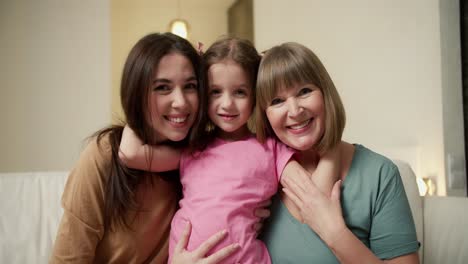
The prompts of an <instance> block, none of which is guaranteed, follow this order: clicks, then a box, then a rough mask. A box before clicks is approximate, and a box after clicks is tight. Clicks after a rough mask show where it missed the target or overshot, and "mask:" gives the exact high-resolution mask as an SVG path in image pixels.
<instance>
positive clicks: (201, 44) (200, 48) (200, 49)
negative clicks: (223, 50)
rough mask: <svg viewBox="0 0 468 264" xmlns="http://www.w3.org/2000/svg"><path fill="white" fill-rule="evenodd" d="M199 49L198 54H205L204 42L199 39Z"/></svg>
mask: <svg viewBox="0 0 468 264" xmlns="http://www.w3.org/2000/svg"><path fill="white" fill-rule="evenodd" d="M197 50H198V54H200V56H201V55H203V53H204V51H203V43H201V42H200V41H198V44H197Z"/></svg>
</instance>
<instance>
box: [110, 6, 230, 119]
mask: <svg viewBox="0 0 468 264" xmlns="http://www.w3.org/2000/svg"><path fill="white" fill-rule="evenodd" d="M232 3H233V0H180V7H181V8H180V12H178V8H177V1H169V0H135V1H127V0H113V1H111V36H112V48H111V50H112V91H113V93H112V113H113V120H115V119H116V118H122V113H121V106H120V96H119V85H120V78H121V74H122V69H123V65H124V63H125V59H126V56H127V54H128V52H129V51H130V49H131V48H132V46H133V45H134V44H135V43H136V42H137V41H138V39H140V38H141V37H143V36H144V35H146V34H148V33H151V32H166V31H168V26H169V23H170V22H171V20H173V19H174V18H176V17H177V15H178V13H180V16H181V17H182V18H183V19H185V20H187V21H188V23H189V24H190V29H191V31H190V35H189V40H190V41H191V42H192V43H194V44H196V43H197V42H198V41H200V42H202V43H203V44H204V46H205V47H208V46H209V45H210V44H211V43H212V42H213V41H215V40H216V38H217V37H219V36H220V35H225V34H226V33H227V9H228V7H229V6H230V5H231V4H232Z"/></svg>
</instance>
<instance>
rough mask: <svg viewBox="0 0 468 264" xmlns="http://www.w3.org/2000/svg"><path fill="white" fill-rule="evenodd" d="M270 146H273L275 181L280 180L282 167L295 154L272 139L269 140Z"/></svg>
mask: <svg viewBox="0 0 468 264" xmlns="http://www.w3.org/2000/svg"><path fill="white" fill-rule="evenodd" d="M270 140H271V144H273V147H274V148H273V151H274V155H275V166H276V179H277V180H278V182H279V180H280V179H281V174H282V173H283V170H284V167H286V164H287V163H288V162H289V160H290V159H291V158H292V156H293V155H294V154H295V153H296V151H294V150H293V149H292V148H290V147H288V146H286V145H285V144H283V143H282V142H279V141H277V140H274V139H270Z"/></svg>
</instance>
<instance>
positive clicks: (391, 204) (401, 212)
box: [369, 164, 419, 259]
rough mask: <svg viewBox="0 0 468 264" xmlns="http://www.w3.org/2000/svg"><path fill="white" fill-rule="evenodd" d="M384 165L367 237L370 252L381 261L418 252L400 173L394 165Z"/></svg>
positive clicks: (413, 226) (417, 243)
mask: <svg viewBox="0 0 468 264" xmlns="http://www.w3.org/2000/svg"><path fill="white" fill-rule="evenodd" d="M386 165H387V164H385V165H384V166H383V168H382V169H381V175H380V177H381V179H380V183H379V185H380V186H379V191H378V195H377V198H376V202H375V205H374V208H373V217H372V225H371V230H370V234H369V242H370V248H371V250H372V251H373V252H374V253H375V254H376V255H377V256H378V257H379V258H380V259H391V258H395V257H398V256H402V255H406V254H410V253H413V252H416V251H417V250H418V249H419V242H418V240H417V237H416V228H415V225H414V221H413V216H412V214H411V209H410V206H409V203H408V199H407V197H406V193H405V189H404V187H403V183H402V180H401V177H400V173H399V171H398V168H397V167H396V166H395V165H394V164H388V166H386Z"/></svg>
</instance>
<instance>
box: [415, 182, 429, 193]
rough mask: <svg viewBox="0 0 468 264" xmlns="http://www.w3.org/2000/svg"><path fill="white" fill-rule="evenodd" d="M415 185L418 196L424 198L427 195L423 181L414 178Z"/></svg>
mask: <svg viewBox="0 0 468 264" xmlns="http://www.w3.org/2000/svg"><path fill="white" fill-rule="evenodd" d="M416 183H417V184H418V190H419V196H424V195H426V193H427V186H426V183H425V182H424V180H423V179H421V178H416Z"/></svg>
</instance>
